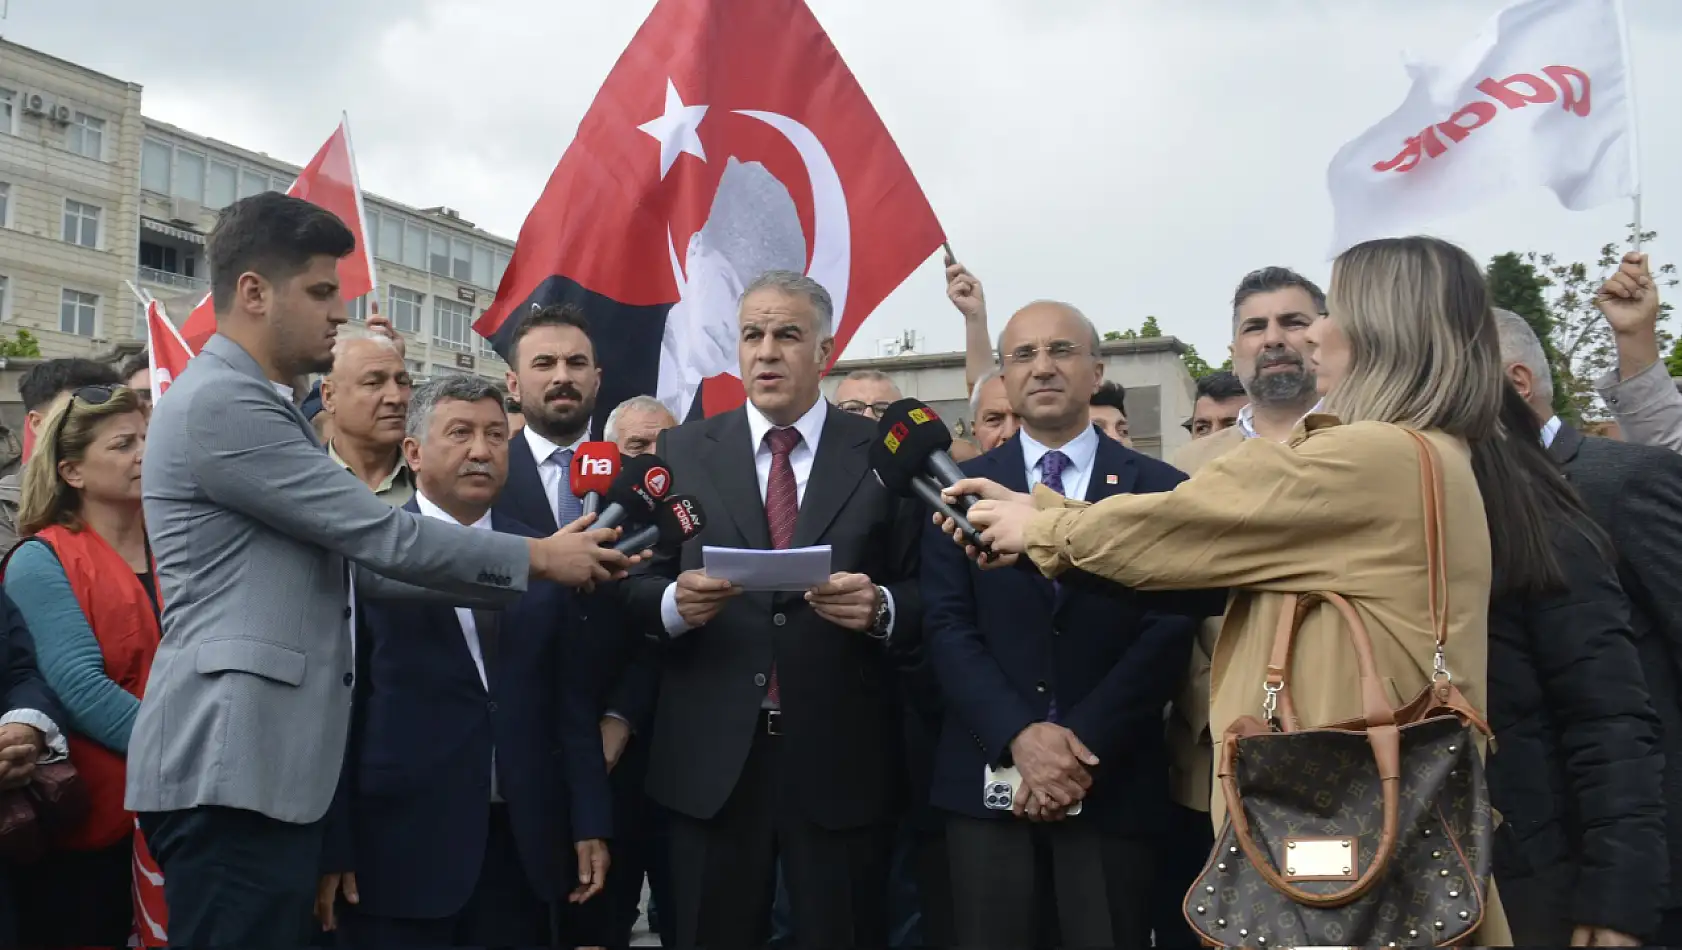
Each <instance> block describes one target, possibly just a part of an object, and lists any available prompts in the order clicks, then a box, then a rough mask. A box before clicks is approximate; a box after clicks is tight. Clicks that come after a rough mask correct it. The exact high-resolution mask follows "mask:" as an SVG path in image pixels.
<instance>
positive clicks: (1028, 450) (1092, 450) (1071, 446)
mask: <svg viewBox="0 0 1682 950" xmlns="http://www.w3.org/2000/svg"><path fill="white" fill-rule="evenodd" d="M1019 434H1020V435H1021V437H1022V464H1023V465H1024V466H1026V467H1027V470H1028V487H1029V488H1032V487H1034V486H1035V485H1038V484H1039V483H1040V482H1041V481H1042V480H1043V475H1044V473H1043V472H1041V471H1040V461H1041V460H1042V459H1044V458H1045V454H1046V453H1047V452H1050V451H1052V449H1051V448H1050V447H1049V446H1047V445H1044V444H1042V443H1041V442H1040V441H1039V440H1038V439H1036V438H1034V437H1033V436H1031V435H1029V434H1028V430H1027V428H1025V427H1024V428H1023V429H1021V430H1020V432H1019ZM1100 438H1102V437H1101V436H1099V435H1098V430H1097V429H1094V428H1092V427H1091V426H1085V427H1083V428H1082V429H1081V430H1080V435H1077V436H1075V437H1074V438H1072V439H1070V440H1069V441H1068V442H1066V443H1064V444H1063V445H1062V446H1061V447H1060V448H1058V449H1057V451H1059V452H1062V453H1063V455H1064V456H1065V457H1067V458H1068V460H1069V464H1068V465H1065V466H1064V467H1063V497H1064V498H1072V499H1074V500H1075V501H1085V500H1086V487H1087V485H1088V484H1090V483H1091V481H1092V469H1093V466H1094V465H1096V464H1097V462H1098V440H1099V439H1100Z"/></svg>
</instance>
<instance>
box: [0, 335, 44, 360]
mask: <svg viewBox="0 0 1682 950" xmlns="http://www.w3.org/2000/svg"><path fill="white" fill-rule="evenodd" d="M0 356H6V357H15V358H18V359H29V358H33V359H39V358H40V356H41V341H40V340H37V339H35V334H33V333H30V332H29V331H28V330H24V329H22V328H19V330H18V331H17V332H16V333H15V334H13V335H12V338H11V339H9V340H8V339H6V338H5V337H0Z"/></svg>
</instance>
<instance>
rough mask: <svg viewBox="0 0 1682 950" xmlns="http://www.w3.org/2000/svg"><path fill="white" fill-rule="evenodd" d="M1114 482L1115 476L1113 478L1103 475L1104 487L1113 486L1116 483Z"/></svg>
mask: <svg viewBox="0 0 1682 950" xmlns="http://www.w3.org/2000/svg"><path fill="white" fill-rule="evenodd" d="M1116 481H1117V479H1116V476H1114V475H1105V476H1104V484H1106V485H1114V484H1115V483H1116Z"/></svg>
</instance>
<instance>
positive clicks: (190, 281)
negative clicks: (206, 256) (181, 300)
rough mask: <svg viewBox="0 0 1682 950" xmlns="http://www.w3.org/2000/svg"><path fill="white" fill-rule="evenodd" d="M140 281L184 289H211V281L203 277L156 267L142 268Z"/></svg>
mask: <svg viewBox="0 0 1682 950" xmlns="http://www.w3.org/2000/svg"><path fill="white" fill-rule="evenodd" d="M140 282H141V283H143V284H159V285H161V286H164V287H179V288H180V289H182V290H201V291H202V290H209V289H210V281H208V280H205V279H204V278H202V277H188V276H187V275H186V274H172V273H170V272H169V271H166V270H158V269H157V268H156V267H142V268H140Z"/></svg>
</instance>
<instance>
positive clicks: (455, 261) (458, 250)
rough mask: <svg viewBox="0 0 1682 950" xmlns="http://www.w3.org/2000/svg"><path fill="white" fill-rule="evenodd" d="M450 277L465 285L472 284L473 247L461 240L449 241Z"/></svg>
mask: <svg viewBox="0 0 1682 950" xmlns="http://www.w3.org/2000/svg"><path fill="white" fill-rule="evenodd" d="M450 248H451V251H452V252H453V253H452V254H451V257H450V276H451V277H454V278H455V279H456V280H459V281H464V282H466V283H472V282H473V245H472V243H471V242H468V241H464V240H462V239H461V238H455V239H453V240H451V241H450Z"/></svg>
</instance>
